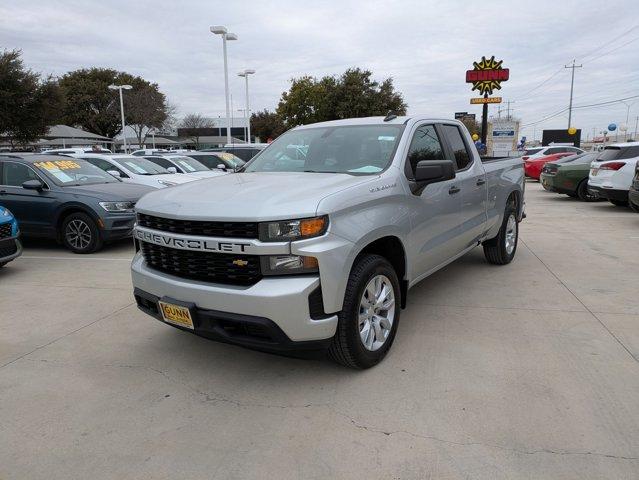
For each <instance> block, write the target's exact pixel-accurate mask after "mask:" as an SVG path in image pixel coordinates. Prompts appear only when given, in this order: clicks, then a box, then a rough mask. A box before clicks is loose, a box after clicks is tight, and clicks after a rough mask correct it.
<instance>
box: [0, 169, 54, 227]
mask: <svg viewBox="0 0 639 480" xmlns="http://www.w3.org/2000/svg"><path fill="white" fill-rule="evenodd" d="M1 163H2V166H1V168H0V204H2V205H3V206H5V207H7V208H8V209H9V210H10V211H11V213H13V215H14V216H15V217H16V218H17V219H18V223H19V224H20V230H22V231H23V232H24V233H27V234H31V235H34V234H35V235H38V236H44V235H51V234H52V233H53V232H54V231H55V229H54V225H53V218H54V217H55V215H54V212H55V207H56V205H57V197H56V193H55V192H52V191H51V190H49V186H48V184H47V182H46V180H45V179H44V178H42V177H41V176H40V175H39V174H38V173H36V171H35V170H34V169H33V168H31V167H30V166H28V165H26V164H24V163H20V162H12V161H7V160H4V161H2V162H1ZM27 180H40V181H41V182H42V183H43V184H44V185H45V188H44V189H43V190H42V191H41V192H38V191H37V190H27V189H26V188H23V187H22V184H23V183H24V182H26V181H27Z"/></svg>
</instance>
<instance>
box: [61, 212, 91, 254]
mask: <svg viewBox="0 0 639 480" xmlns="http://www.w3.org/2000/svg"><path fill="white" fill-rule="evenodd" d="M65 237H66V239H67V242H69V245H71V246H72V247H73V248H75V249H76V250H84V249H85V248H87V247H88V246H89V244H90V243H91V239H92V234H91V228H90V227H89V226H88V225H87V224H86V222H83V221H82V220H79V219H74V220H71V221H70V222H69V224H68V225H67V231H66V232H65Z"/></svg>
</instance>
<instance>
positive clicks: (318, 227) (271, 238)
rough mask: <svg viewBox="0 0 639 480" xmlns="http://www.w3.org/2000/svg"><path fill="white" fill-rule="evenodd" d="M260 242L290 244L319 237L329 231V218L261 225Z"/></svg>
mask: <svg viewBox="0 0 639 480" xmlns="http://www.w3.org/2000/svg"><path fill="white" fill-rule="evenodd" d="M259 229H260V240H261V241H263V242H289V241H294V240H302V239H304V238H312V237H319V236H320V235H323V234H324V233H326V230H327V229H328V217H327V216H326V215H323V216H321V217H314V218H303V219H300V220H283V221H278V222H264V223H260V227H259Z"/></svg>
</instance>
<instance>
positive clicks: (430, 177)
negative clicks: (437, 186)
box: [415, 160, 455, 186]
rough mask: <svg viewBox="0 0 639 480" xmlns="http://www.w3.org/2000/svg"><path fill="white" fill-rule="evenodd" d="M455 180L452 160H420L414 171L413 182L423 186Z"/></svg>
mask: <svg viewBox="0 0 639 480" xmlns="http://www.w3.org/2000/svg"><path fill="white" fill-rule="evenodd" d="M453 178H455V166H454V165H453V162H452V160H422V161H421V162H419V163H418V164H417V168H416V169H415V181H416V182H418V183H420V184H421V185H423V186H426V185H429V184H431V183H437V182H444V181H446V180H452V179H453Z"/></svg>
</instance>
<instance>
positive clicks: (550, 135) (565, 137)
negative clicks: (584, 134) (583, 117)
mask: <svg viewBox="0 0 639 480" xmlns="http://www.w3.org/2000/svg"><path fill="white" fill-rule="evenodd" d="M541 144H542V145H543V146H548V145H553V144H559V145H573V146H575V147H578V146H579V145H580V144H581V129H580V128H578V129H577V132H576V133H575V134H574V135H570V134H569V133H568V130H567V129H565V128H563V129H560V130H544V131H543V134H542V137H541Z"/></svg>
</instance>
